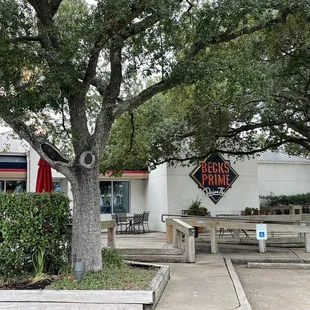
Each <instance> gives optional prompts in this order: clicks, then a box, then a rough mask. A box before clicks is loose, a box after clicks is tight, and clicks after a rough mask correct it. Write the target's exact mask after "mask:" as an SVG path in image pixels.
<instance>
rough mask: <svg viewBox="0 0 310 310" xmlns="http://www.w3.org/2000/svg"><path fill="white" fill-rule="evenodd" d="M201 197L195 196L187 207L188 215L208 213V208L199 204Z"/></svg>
mask: <svg viewBox="0 0 310 310" xmlns="http://www.w3.org/2000/svg"><path fill="white" fill-rule="evenodd" d="M201 203H202V202H201V199H198V198H196V199H195V200H193V201H192V203H191V204H190V206H189V208H188V212H187V214H188V215H197V216H206V215H208V209H207V208H205V207H202V206H201Z"/></svg>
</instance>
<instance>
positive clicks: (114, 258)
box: [102, 247, 124, 267]
mask: <svg viewBox="0 0 310 310" xmlns="http://www.w3.org/2000/svg"><path fill="white" fill-rule="evenodd" d="M102 262H103V265H104V266H111V267H122V266H123V264H124V261H123V258H122V257H121V255H120V254H119V253H118V252H117V250H116V249H115V248H111V247H104V248H103V249H102Z"/></svg>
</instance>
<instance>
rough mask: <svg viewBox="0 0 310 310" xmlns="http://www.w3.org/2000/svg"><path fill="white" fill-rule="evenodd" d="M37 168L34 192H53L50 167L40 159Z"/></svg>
mask: <svg viewBox="0 0 310 310" xmlns="http://www.w3.org/2000/svg"><path fill="white" fill-rule="evenodd" d="M38 166H39V169H38V175H37V184H36V192H50V191H53V190H54V183H53V178H52V168H51V166H50V165H49V164H48V163H47V162H46V161H45V160H44V159H43V158H40V160H39V162H38Z"/></svg>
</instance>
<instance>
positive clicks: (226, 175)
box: [0, 134, 310, 231]
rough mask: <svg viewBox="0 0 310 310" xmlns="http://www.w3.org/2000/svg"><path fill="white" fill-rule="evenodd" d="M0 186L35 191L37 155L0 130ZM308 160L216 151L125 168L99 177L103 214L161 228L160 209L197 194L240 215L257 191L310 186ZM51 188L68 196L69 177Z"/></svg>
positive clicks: (255, 202) (217, 210)
mask: <svg viewBox="0 0 310 310" xmlns="http://www.w3.org/2000/svg"><path fill="white" fill-rule="evenodd" d="M0 150H1V151H2V152H0V191H8V192H14V191H15V192H16V191H17V190H20V189H23V190H26V191H30V192H33V191H35V186H36V178H37V170H38V161H39V156H38V154H37V153H36V152H35V151H34V150H33V149H32V148H29V146H28V145H27V144H26V143H23V142H21V141H20V140H16V139H12V138H11V137H10V136H9V135H7V134H0ZM309 172H310V160H309V159H304V158H300V157H296V156H288V155H287V154H284V153H272V152H266V153H264V154H263V155H262V156H259V157H258V160H257V159H256V158H254V159H244V160H242V161H236V160H235V159H234V158H228V157H227V156H225V155H224V156H217V157H213V158H211V159H210V160H209V161H206V162H201V163H199V165H198V164H197V165H193V166H191V167H181V166H170V165H169V164H167V163H166V164H162V165H160V166H159V167H158V168H157V169H156V170H154V171H151V172H150V173H148V172H147V171H125V173H124V174H123V176H122V177H120V178H111V177H109V176H101V177H100V184H99V186H100V191H101V196H100V206H98V208H99V207H100V210H101V218H102V219H110V218H111V213H114V212H120V211H125V212H127V213H142V212H143V211H151V212H150V222H149V224H150V229H151V230H158V231H164V230H165V224H164V223H163V222H162V221H161V216H162V215H163V214H181V212H182V210H186V209H188V207H189V205H190V203H191V202H192V201H194V200H196V199H201V201H202V206H204V207H206V208H208V210H209V211H210V212H211V215H213V216H215V215H217V214H240V212H241V211H242V210H244V209H245V208H246V207H254V208H258V207H259V195H269V194H270V193H273V194H275V195H279V194H286V195H292V194H297V193H306V192H309V191H310V190H309V189H310V173H309ZM53 180H54V185H55V190H58V191H61V192H64V193H65V194H66V195H68V196H69V197H70V198H72V194H71V188H70V184H69V182H68V181H67V180H66V178H65V177H64V176H63V175H61V174H60V173H58V172H56V171H53ZM206 194H207V195H208V197H207V196H206Z"/></svg>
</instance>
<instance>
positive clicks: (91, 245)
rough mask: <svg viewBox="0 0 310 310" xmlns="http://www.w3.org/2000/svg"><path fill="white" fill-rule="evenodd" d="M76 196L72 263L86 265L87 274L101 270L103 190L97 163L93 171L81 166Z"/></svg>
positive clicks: (74, 189)
mask: <svg viewBox="0 0 310 310" xmlns="http://www.w3.org/2000/svg"><path fill="white" fill-rule="evenodd" d="M76 169H77V170H76V171H75V172H76V173H75V177H76V180H75V182H71V186H72V194H73V227H72V260H73V263H74V262H75V261H77V260H81V261H84V262H85V269H86V271H98V270H101V269H102V256H101V237H100V207H99V203H100V197H99V195H100V191H99V183H98V182H99V178H98V177H99V167H98V164H96V165H95V167H93V168H91V169H87V168H84V167H81V166H79V167H78V168H76Z"/></svg>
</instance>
